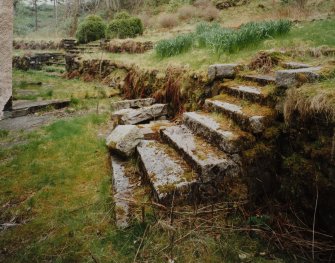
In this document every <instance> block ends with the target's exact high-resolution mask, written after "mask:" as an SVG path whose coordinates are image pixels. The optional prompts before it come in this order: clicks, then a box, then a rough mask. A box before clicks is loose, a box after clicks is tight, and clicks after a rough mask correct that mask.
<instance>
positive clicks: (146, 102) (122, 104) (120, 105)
mask: <svg viewBox="0 0 335 263" xmlns="http://www.w3.org/2000/svg"><path fill="white" fill-rule="evenodd" d="M154 103H155V99H154V98H144V99H134V100H120V101H115V102H112V103H111V105H112V109H113V110H122V109H129V108H141V107H146V106H150V105H152V104H154Z"/></svg>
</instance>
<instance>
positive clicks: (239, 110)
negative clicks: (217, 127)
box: [205, 99, 271, 133]
mask: <svg viewBox="0 0 335 263" xmlns="http://www.w3.org/2000/svg"><path fill="white" fill-rule="evenodd" d="M205 105H206V107H207V108H209V109H212V110H214V111H218V112H221V113H223V114H225V115H227V116H229V117H230V118H232V119H233V120H234V121H235V122H236V123H238V124H239V125H240V127H241V128H242V129H243V130H247V131H251V132H253V133H261V132H262V131H263V130H264V129H265V128H266V127H267V126H268V124H269V123H270V122H271V119H270V117H268V116H249V115H247V114H246V113H244V112H243V107H242V106H239V105H236V104H232V103H228V102H223V101H219V100H210V99H207V100H206V101H205Z"/></svg>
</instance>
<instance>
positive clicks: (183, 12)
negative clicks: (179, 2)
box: [177, 5, 197, 20]
mask: <svg viewBox="0 0 335 263" xmlns="http://www.w3.org/2000/svg"><path fill="white" fill-rule="evenodd" d="M177 14H178V17H179V19H180V20H189V19H192V18H194V17H196V16H197V9H196V8H195V7H194V6H192V5H184V6H182V7H180V8H179V9H178V11H177Z"/></svg>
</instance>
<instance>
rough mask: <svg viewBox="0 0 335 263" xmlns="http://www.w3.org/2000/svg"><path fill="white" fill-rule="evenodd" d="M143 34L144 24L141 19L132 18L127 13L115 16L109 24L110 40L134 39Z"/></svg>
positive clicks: (108, 35) (108, 34)
mask: <svg viewBox="0 0 335 263" xmlns="http://www.w3.org/2000/svg"><path fill="white" fill-rule="evenodd" d="M142 34H143V24H142V21H141V19H140V18H138V17H131V16H130V15H129V14H128V13H126V12H121V13H118V14H116V15H115V18H114V19H113V20H112V21H111V22H110V23H109V24H108V27H107V31H106V36H107V37H108V38H121V39H123V38H128V37H129V38H134V37H136V36H138V35H142Z"/></svg>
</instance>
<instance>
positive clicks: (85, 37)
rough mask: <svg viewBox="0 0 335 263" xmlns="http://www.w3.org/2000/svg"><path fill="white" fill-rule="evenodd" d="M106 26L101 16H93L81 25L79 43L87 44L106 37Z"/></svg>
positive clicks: (78, 33) (78, 36)
mask: <svg viewBox="0 0 335 263" xmlns="http://www.w3.org/2000/svg"><path fill="white" fill-rule="evenodd" d="M105 30H106V25H105V23H104V21H103V20H102V18H101V17H100V16H95V15H91V16H88V17H86V18H85V20H84V21H83V22H82V23H81V24H80V25H79V27H78V30H77V33H76V37H77V39H78V41H79V43H87V42H90V41H95V40H98V39H101V38H104V37H105Z"/></svg>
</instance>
